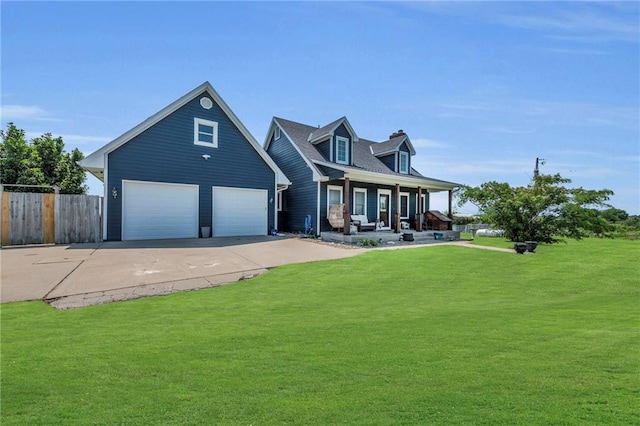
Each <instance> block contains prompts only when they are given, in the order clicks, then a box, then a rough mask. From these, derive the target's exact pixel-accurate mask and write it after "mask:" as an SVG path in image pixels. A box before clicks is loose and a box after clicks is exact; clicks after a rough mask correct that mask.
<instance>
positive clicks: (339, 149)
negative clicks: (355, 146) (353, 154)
mask: <svg viewBox="0 0 640 426" xmlns="http://www.w3.org/2000/svg"><path fill="white" fill-rule="evenodd" d="M336 163H341V164H349V139H347V138H343V137H342V136H336Z"/></svg>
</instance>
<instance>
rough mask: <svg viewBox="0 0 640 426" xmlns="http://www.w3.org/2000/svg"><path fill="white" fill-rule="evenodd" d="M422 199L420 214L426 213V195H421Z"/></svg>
mask: <svg viewBox="0 0 640 426" xmlns="http://www.w3.org/2000/svg"><path fill="white" fill-rule="evenodd" d="M421 198H422V199H421V200H420V202H421V203H422V214H426V213H427V194H422V197H421Z"/></svg>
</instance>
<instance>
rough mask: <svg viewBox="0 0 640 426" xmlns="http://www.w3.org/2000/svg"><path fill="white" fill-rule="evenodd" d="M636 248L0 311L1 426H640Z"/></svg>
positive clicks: (575, 249) (582, 249) (343, 267)
mask: <svg viewBox="0 0 640 426" xmlns="http://www.w3.org/2000/svg"><path fill="white" fill-rule="evenodd" d="M639 249H640V244H639V243H638V242H634V241H623V240H584V241H580V242H571V243H569V244H567V245H553V246H541V247H539V248H538V250H537V253H536V254H535V255H528V256H518V255H515V254H511V253H501V252H494V251H484V250H472V249H469V248H463V247H455V246H440V247H427V248H417V249H406V250H392V251H371V252H367V253H366V254H364V255H361V256H358V257H355V258H350V259H344V260H340V261H331V262H318V263H313V264H305V265H291V266H287V267H282V268H277V269H275V270H272V271H270V272H269V273H267V274H266V275H263V276H260V277H258V278H256V279H252V280H249V281H245V282H241V283H238V284H234V285H230V286H225V287H220V288H215V289H207V290H201V291H196V292H188V293H180V294H174V295H170V296H166V297H158V298H150V299H141V300H136V301H129V302H122V303H115V304H110V305H103V306H94V307H89V308H84V309H79V310H72V311H57V310H54V309H52V308H50V307H48V306H46V305H43V304H41V303H37V302H30V303H12V304H5V305H2V308H1V309H2V311H1V313H0V315H1V320H2V336H1V343H2V347H1V349H2V359H1V367H2V377H1V390H2V407H1V410H2V411H1V413H2V418H1V423H2V424H3V425H14V424H15V425H18V424H19V425H24V424H65V425H67V424H71V425H73V424H96V425H97V424H181V425H182V424H186V425H189V424H191V425H199V424H238V425H249V424H254V425H258V424H283V423H290V424H357V425H380V424H410V425H413V424H478V425H482V424H485V425H495V424H508V425H516V424H523V425H534V424H540V425H542V424H544V425H547V424H563V425H582V424H640V414H639V411H638V406H640V390H639V388H640V385H639V381H638V377H639V374H640V368H639V363H640V361H639V357H638V355H639V350H640V331H639V324H640V310H639V306H640V303H639V302H640V283H639V279H638V276H639V275H638V272H639V271H638V266H637V260H638V258H639V257H640V256H639V254H640V250H639Z"/></svg>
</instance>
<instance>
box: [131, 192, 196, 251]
mask: <svg viewBox="0 0 640 426" xmlns="http://www.w3.org/2000/svg"><path fill="white" fill-rule="evenodd" d="M197 237H198V186H197V185H179V184H170V183H158V182H134V181H124V182H123V185H122V239H123V240H156V239H163V238H197Z"/></svg>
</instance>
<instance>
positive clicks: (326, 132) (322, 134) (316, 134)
mask: <svg viewBox="0 0 640 426" xmlns="http://www.w3.org/2000/svg"><path fill="white" fill-rule="evenodd" d="M341 124H344V126H345V127H346V128H347V131H348V132H349V134H350V135H351V138H352V139H353V140H354V141H357V140H358V135H356V132H355V131H354V130H353V127H351V124H350V123H349V120H347V117H341V118H338V119H337V120H335V121H333V122H331V123H329V124H327V125H326V126H324V127H321V128H318V129H314V130H313V131H312V132H311V133H310V134H309V137H308V138H307V140H308V141H309V142H311V143H317V142H320V141H322V140H324V139H326V138H328V137H331V136H333V135H334V133H335V131H336V129H337V128H338V127H340V125H341Z"/></svg>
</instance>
